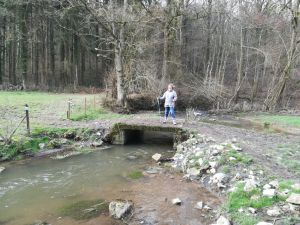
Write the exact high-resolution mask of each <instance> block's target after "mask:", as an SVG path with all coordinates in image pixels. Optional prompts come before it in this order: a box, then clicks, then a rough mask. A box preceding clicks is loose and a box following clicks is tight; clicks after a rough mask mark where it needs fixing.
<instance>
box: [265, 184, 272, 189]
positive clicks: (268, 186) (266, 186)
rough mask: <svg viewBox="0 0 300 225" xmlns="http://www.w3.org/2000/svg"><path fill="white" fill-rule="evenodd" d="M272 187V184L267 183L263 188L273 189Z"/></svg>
mask: <svg viewBox="0 0 300 225" xmlns="http://www.w3.org/2000/svg"><path fill="white" fill-rule="evenodd" d="M271 188H272V187H271V185H270V184H265V185H264V186H263V189H271Z"/></svg>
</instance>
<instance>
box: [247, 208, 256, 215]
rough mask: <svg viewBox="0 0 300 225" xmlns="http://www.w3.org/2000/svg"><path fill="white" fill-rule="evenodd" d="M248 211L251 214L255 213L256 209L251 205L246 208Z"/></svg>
mask: <svg viewBox="0 0 300 225" xmlns="http://www.w3.org/2000/svg"><path fill="white" fill-rule="evenodd" d="M248 211H249V212H250V213H252V214H255V213H256V209H254V208H252V207H249V208H248Z"/></svg>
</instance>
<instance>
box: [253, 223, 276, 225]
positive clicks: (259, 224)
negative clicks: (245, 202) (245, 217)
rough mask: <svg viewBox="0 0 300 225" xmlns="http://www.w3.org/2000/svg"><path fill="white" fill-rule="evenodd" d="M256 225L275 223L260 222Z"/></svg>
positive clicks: (271, 224)
mask: <svg viewBox="0 0 300 225" xmlns="http://www.w3.org/2000/svg"><path fill="white" fill-rule="evenodd" d="M256 225H273V223H267V222H259V223H258V224H256Z"/></svg>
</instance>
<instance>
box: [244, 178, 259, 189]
mask: <svg viewBox="0 0 300 225" xmlns="http://www.w3.org/2000/svg"><path fill="white" fill-rule="evenodd" d="M257 186H258V183H257V181H255V180H254V179H247V180H245V186H244V191H246V192H251V191H253V190H254V189H255V188H256V187H257Z"/></svg>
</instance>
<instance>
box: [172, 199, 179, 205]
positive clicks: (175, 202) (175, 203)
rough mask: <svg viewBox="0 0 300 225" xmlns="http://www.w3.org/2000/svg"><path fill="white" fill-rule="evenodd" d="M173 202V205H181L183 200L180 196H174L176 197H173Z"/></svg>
mask: <svg viewBox="0 0 300 225" xmlns="http://www.w3.org/2000/svg"><path fill="white" fill-rule="evenodd" d="M172 204H173V205H181V200H180V199H179V198H174V199H172Z"/></svg>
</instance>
